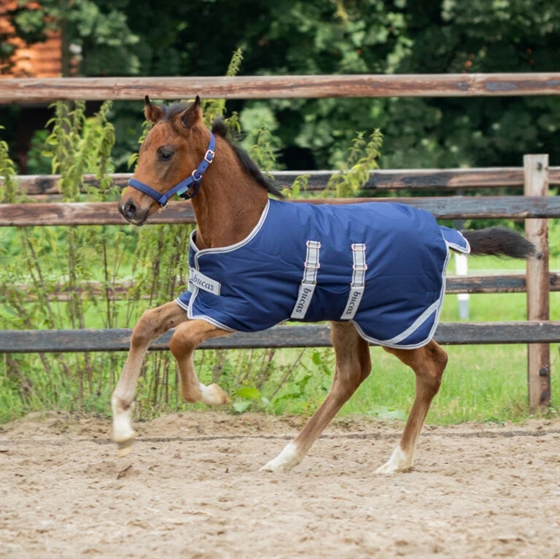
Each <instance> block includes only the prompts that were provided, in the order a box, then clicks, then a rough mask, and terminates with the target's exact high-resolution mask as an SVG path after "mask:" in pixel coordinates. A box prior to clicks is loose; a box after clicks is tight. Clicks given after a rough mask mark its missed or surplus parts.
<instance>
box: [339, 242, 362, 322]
mask: <svg viewBox="0 0 560 559" xmlns="http://www.w3.org/2000/svg"><path fill="white" fill-rule="evenodd" d="M352 263H353V264H352V282H351V283H350V293H349V294H348V301H347V302H346V307H345V308H344V312H343V313H342V315H341V317H340V318H341V320H352V319H353V318H354V316H355V314H356V312H357V310H358V308H359V306H360V303H361V302H362V297H363V296H364V291H365V285H366V270H367V264H366V245H365V244H363V243H354V244H353V245H352Z"/></svg>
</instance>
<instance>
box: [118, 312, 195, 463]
mask: <svg viewBox="0 0 560 559" xmlns="http://www.w3.org/2000/svg"><path fill="white" fill-rule="evenodd" d="M185 320H187V313H186V312H185V311H184V310H183V309H182V308H181V307H180V306H179V305H177V303H175V302H171V303H166V304H165V305H162V306H161V307H157V308H155V309H150V310H148V311H146V312H145V313H144V314H143V315H142V317H141V318H140V320H139V322H138V324H137V325H136V327H135V328H134V330H133V332H132V337H131V339H130V351H129V353H128V357H127V359H126V363H125V365H124V369H123V372H122V374H121V378H120V379H119V382H118V384H117V387H116V388H115V391H114V392H113V397H112V398H111V404H112V408H113V440H114V441H115V442H116V443H117V445H118V449H119V456H126V455H127V454H128V453H129V452H130V451H131V450H132V443H133V440H134V434H135V433H134V430H133V429H132V409H133V402H134V391H135V389H136V382H137V380H138V375H139V374H140V367H141V366H142V362H143V361H144V357H145V355H146V353H147V351H148V347H149V345H150V343H151V342H152V341H153V340H155V339H157V338H159V337H160V336H161V335H162V334H164V333H165V332H167V331H168V330H169V329H170V328H174V327H175V326H177V325H178V324H181V323H182V322H184V321H185Z"/></svg>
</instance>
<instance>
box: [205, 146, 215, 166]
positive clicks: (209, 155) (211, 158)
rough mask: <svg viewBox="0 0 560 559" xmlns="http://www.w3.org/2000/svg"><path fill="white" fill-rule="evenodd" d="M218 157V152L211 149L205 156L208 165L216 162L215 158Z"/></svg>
mask: <svg viewBox="0 0 560 559" xmlns="http://www.w3.org/2000/svg"><path fill="white" fill-rule="evenodd" d="M215 155H216V152H215V151H213V150H211V149H209V150H206V153H205V154H204V161H206V163H212V161H214V156H215Z"/></svg>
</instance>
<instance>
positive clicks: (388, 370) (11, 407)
mask: <svg viewBox="0 0 560 559" xmlns="http://www.w3.org/2000/svg"><path fill="white" fill-rule="evenodd" d="M557 260H558V259H557ZM469 264H470V271H471V272H474V270H477V271H482V270H494V271H495V272H494V273H499V272H500V271H501V270H512V269H513V270H521V269H522V268H521V266H522V264H521V265H520V263H519V262H515V261H501V260H497V259H494V258H478V259H474V258H473V259H471V260H470V262H469ZM554 264H555V265H556V266H558V265H557V263H556V262H555V263H554ZM554 264H553V265H554ZM558 267H560V266H558ZM558 267H556V269H558ZM551 268H552V269H554V268H553V266H551ZM450 272H452V270H450ZM525 301H526V295H525V294H523V293H519V294H480V295H472V296H471V299H470V320H472V321H477V322H492V321H495V322H498V321H522V320H524V319H525V317H526V303H525ZM90 312H93V311H92V310H91V309H90V310H88V314H89V313H90ZM551 319H553V320H560V293H552V294H551ZM91 320H92V321H93V322H95V317H94V316H92V317H91ZM442 321H445V322H457V321H458V310H457V297H456V296H455V295H448V296H446V299H445V304H444V308H443V312H442ZM88 326H90V327H102V326H103V325H102V324H101V323H100V324H98V325H97V326H93V325H92V324H91V322H90V323H89V324H88ZM446 351H447V352H448V354H449V358H450V359H449V364H448V366H447V370H446V372H445V375H444V380H443V385H442V389H441V391H440V393H439V394H438V396H437V397H436V399H435V400H434V404H433V406H432V409H431V411H430V414H429V416H428V419H427V421H428V422H429V423H437V424H448V423H457V422H462V421H507V420H521V419H524V418H527V417H529V416H530V415H531V414H530V410H529V408H528V406H527V350H526V346H525V345H486V346H449V347H447V348H446ZM267 352H268V350H255V351H252V352H249V351H241V350H237V351H230V352H228V353H227V354H225V359H224V361H223V363H221V373H219V378H216V377H215V375H216V367H217V363H218V361H219V359H220V357H219V355H218V354H217V353H216V352H212V351H207V352H202V351H199V352H197V354H196V360H195V362H196V365H197V371H198V372H199V375H200V378H201V380H202V381H203V382H211V381H212V379H214V380H218V381H219V382H220V384H222V385H223V386H224V388H226V389H227V390H228V391H229V392H230V393H232V394H234V402H237V403H238V407H239V409H243V408H246V409H252V410H262V411H265V412H268V413H275V414H287V413H295V414H303V415H310V414H312V413H313V412H314V411H315V409H316V408H317V407H318V406H319V405H320V403H321V401H322V400H323V399H324V397H325V395H326V393H327V392H328V389H329V387H330V383H331V380H332V374H333V368H334V356H333V352H332V350H330V349H308V350H306V351H305V352H304V354H303V357H302V358H301V361H300V363H299V364H298V366H297V367H296V368H294V369H293V372H292V373H291V375H290V376H289V381H288V382H286V383H285V384H284V385H282V387H281V388H280V390H278V392H277V393H276V395H275V397H274V398H272V394H273V392H274V391H275V389H276V388H277V386H278V385H279V383H280V379H282V378H283V377H284V376H285V375H286V373H288V372H289V371H290V370H291V369H292V365H293V363H294V360H295V359H296V358H297V356H298V355H299V354H300V351H299V350H293V349H285V350H277V351H275V352H274V357H273V359H272V361H271V363H270V365H269V373H270V374H269V377H268V380H267V381H266V382H265V383H264V384H263V385H262V386H260V394H259V396H262V398H261V397H258V398H254V399H252V400H250V401H248V400H247V398H246V397H243V398H242V397H240V396H237V397H236V396H235V391H236V390H237V389H239V387H240V386H245V387H251V386H253V385H254V379H255V378H256V376H255V371H256V369H257V368H258V367H260V366H261V365H262V363H265V362H266V359H267V355H269V354H268V353H267ZM371 354H372V362H373V370H372V374H371V375H370V377H369V378H368V379H367V380H366V382H365V383H364V384H363V385H362V386H361V387H360V389H359V390H358V391H357V393H356V394H355V395H354V396H353V398H352V399H351V400H350V401H349V402H348V403H347V404H346V405H345V407H344V408H343V410H342V411H341V412H340V415H341V416H344V415H365V416H370V417H379V418H385V419H404V418H405V417H406V415H407V413H408V411H409V410H410V407H411V405H412V401H413V397H414V374H413V373H412V371H411V370H410V369H408V368H407V367H405V366H404V365H402V364H401V363H400V362H399V361H398V360H397V359H396V358H395V357H394V356H392V355H389V354H387V353H386V352H384V351H383V350H382V349H381V348H372V349H371ZM125 357H126V356H125V354H124V353H119V354H110V355H109V354H90V355H89V357H88V361H87V363H85V364H84V357H83V356H81V355H65V356H64V362H65V366H64V367H57V366H54V365H55V363H56V362H57V360H58V358H57V356H50V357H49V358H50V359H51V361H50V362H51V368H52V371H51V373H50V374H49V375H46V374H45V371H44V367H43V365H42V363H41V361H40V359H39V357H37V356H33V358H30V357H29V356H26V357H25V358H20V357H18V356H12V357H11V358H10V359H13V361H12V363H11V365H12V366H11V367H6V365H7V364H8V362H7V359H8V357H7V356H4V357H3V362H1V363H0V369H3V371H7V370H10V371H11V373H10V374H9V375H8V374H4V373H2V374H0V422H2V421H7V420H10V419H14V418H16V417H19V416H21V415H22V414H24V413H27V412H29V411H34V410H41V409H59V410H68V411H76V412H86V413H88V412H97V413H102V414H109V413H110V406H109V402H110V395H111V392H112V390H113V387H114V386H115V383H116V381H117V379H118V376H119V374H120V370H121V369H122V365H123V363H124V359H125ZM148 359H149V360H151V362H152V364H154V363H157V362H161V361H165V360H169V359H171V356H170V354H169V352H153V353H151V354H150V355H149V357H148ZM551 360H552V367H551V377H552V401H553V407H552V410H551V412H550V413H551V414H554V413H558V412H559V411H560V406H559V404H560V386H559V383H558V376H559V373H560V344H553V345H552V346H551ZM59 361H60V362H62V361H63V360H62V359H60V360H59ZM14 362H15V363H16V366H15V367H14V366H13V363H14ZM18 364H19V365H18ZM250 367H252V368H253V370H252V371H249V368H250ZM148 370H152V369H151V367H150V368H148ZM171 370H172V373H171V374H170V375H169V376H168V377H164V378H161V379H160V380H159V383H160V385H159V387H157V386H156V385H155V383H154V378H152V377H151V376H149V375H148V376H146V377H142V378H141V379H140V383H139V387H138V391H137V401H138V405H137V409H138V412H137V415H138V417H142V418H150V417H154V416H156V415H159V414H161V413H165V412H166V411H171V410H190V409H207V408H206V406H203V405H196V406H192V405H188V404H184V403H183V402H182V401H181V400H180V396H179V394H178V391H177V378H176V375H175V373H174V372H173V371H174V367H171ZM76 371H81V372H80V373H79V374H78V373H76ZM245 373H247V375H246V376H247V378H246V379H244V378H243V377H244V376H245ZM213 375H214V376H213ZM156 389H157V390H160V394H161V397H160V398H159V401H160V402H162V403H161V404H160V405H158V406H154V405H153V404H152V403H151V402H152V401H153V394H154V390H156ZM242 394H243V393H242ZM263 398H264V400H263ZM268 400H271V401H270V402H269V401H268ZM240 403H241V404H240ZM232 412H233V409H232Z"/></svg>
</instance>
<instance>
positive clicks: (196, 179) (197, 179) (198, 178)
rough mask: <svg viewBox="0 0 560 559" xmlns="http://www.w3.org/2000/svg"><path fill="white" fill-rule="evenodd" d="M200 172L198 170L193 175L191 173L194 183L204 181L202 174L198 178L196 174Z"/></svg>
mask: <svg viewBox="0 0 560 559" xmlns="http://www.w3.org/2000/svg"><path fill="white" fill-rule="evenodd" d="M197 171H198V169H195V170H194V171H193V172H192V173H191V177H192V178H193V181H194V182H200V181H201V180H202V173H199V175H198V177H197V176H196V172H197Z"/></svg>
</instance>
